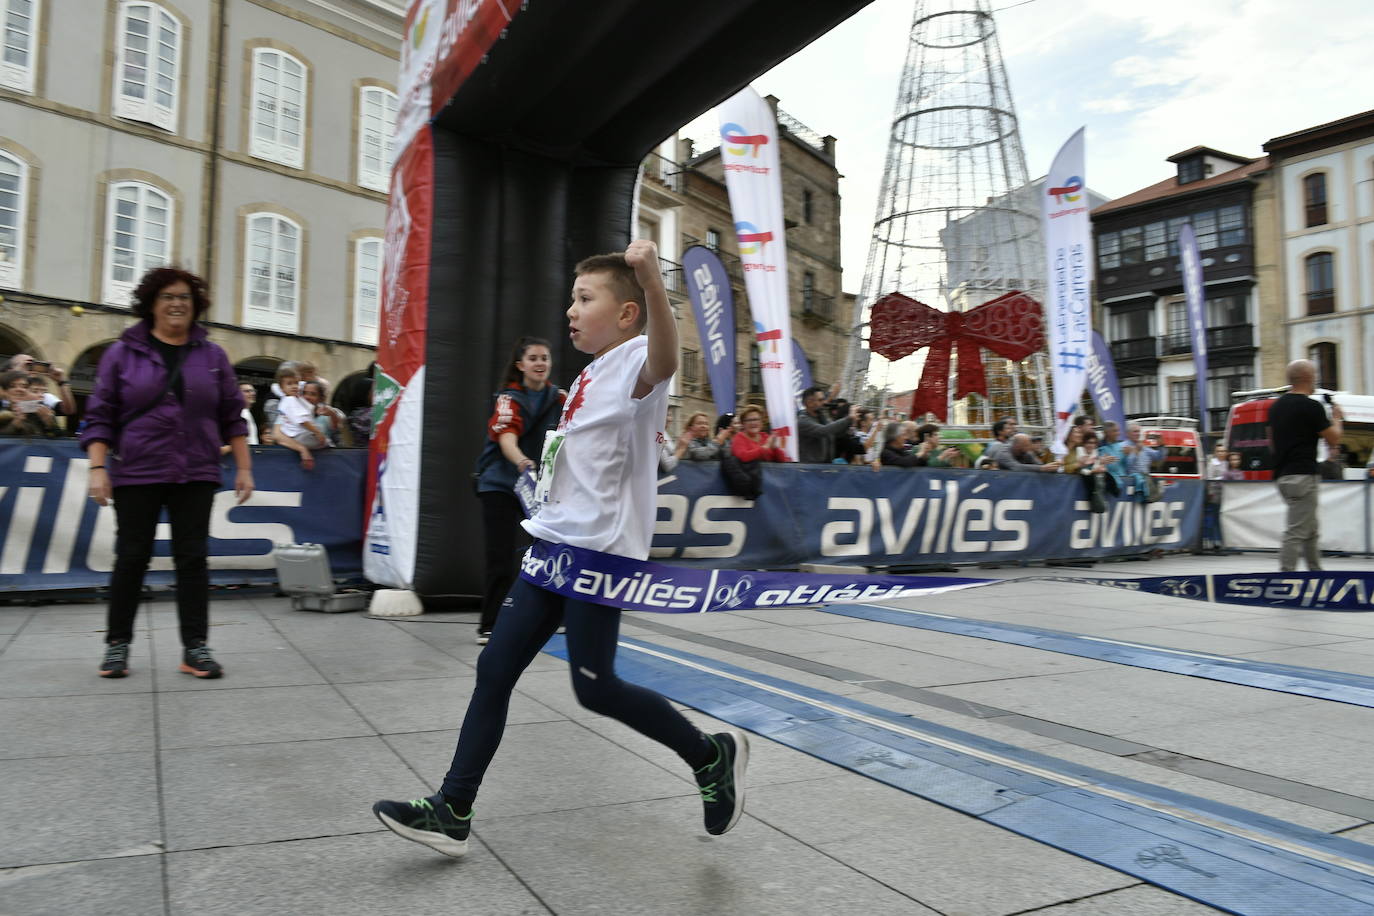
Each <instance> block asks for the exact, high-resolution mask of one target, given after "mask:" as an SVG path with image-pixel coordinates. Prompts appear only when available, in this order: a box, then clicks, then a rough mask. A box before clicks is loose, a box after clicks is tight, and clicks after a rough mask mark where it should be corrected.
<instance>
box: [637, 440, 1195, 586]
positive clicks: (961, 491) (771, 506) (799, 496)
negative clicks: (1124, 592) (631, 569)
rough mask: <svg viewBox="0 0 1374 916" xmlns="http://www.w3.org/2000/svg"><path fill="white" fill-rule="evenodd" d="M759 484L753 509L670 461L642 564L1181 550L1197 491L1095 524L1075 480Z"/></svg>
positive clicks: (822, 477)
mask: <svg viewBox="0 0 1374 916" xmlns="http://www.w3.org/2000/svg"><path fill="white" fill-rule="evenodd" d="M763 475H764V482H763V495H762V496H760V497H759V498H758V499H757V500H752V501H751V500H745V499H740V498H739V497H736V496H730V495H727V494H726V493H725V490H724V486H723V481H722V478H721V473H720V468H719V466H718V465H716V464H715V463H714V462H701V463H696V462H690V461H683V462H680V463H679V464H678V466H677V468H676V470H675V471H674V472H673V474H671V475H669V476H667V477H664V478H663V479H661V480H660V481H659V489H658V521H657V525H656V526H655V529H654V541H653V550H652V551H651V552H650V557H652V558H654V559H661V560H666V561H668V562H671V563H674V564H686V565H694V566H715V567H721V568H746V569H787V568H795V567H796V566H798V565H799V564H802V563H832V564H846V563H848V564H854V565H862V566H903V565H906V566H910V565H932V564H945V563H976V562H986V561H996V560H1034V559H1041V560H1044V559H1064V558H1072V557H1106V556H1124V555H1128V554H1137V553H1143V552H1147V551H1150V550H1154V549H1156V548H1158V549H1165V550H1168V549H1181V548H1186V547H1189V546H1191V545H1192V544H1193V543H1194V542H1195V541H1196V539H1197V535H1198V531H1199V527H1200V524H1201V521H1202V502H1203V499H1202V482H1201V481H1196V480H1182V481H1176V482H1175V481H1171V482H1170V486H1168V487H1167V488H1166V489H1165V491H1164V496H1163V498H1161V499H1160V500H1159V501H1157V502H1153V503H1144V502H1136V501H1134V500H1132V499H1128V498H1123V499H1120V500H1117V501H1114V502H1110V503H1109V505H1108V507H1107V511H1106V512H1103V513H1100V514H1098V513H1094V512H1092V511H1091V508H1090V506H1089V503H1088V495H1087V492H1086V490H1085V488H1084V486H1083V483H1082V481H1081V480H1080V479H1078V477H1077V475H1073V476H1069V475H1059V474H1017V473H1014V472H1010V471H959V470H929V469H908V468H884V469H883V470H882V471H880V472H876V473H875V472H874V471H873V470H872V469H871V468H867V467H857V466H855V467H851V466H842V465H828V466H823V467H818V466H814V465H813V466H806V467H802V466H792V465H786V464H767V465H765V466H764V472H763Z"/></svg>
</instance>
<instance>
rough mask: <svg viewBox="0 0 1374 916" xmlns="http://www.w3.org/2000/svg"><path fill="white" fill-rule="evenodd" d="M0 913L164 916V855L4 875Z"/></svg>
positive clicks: (0, 875) (68, 864) (3, 872)
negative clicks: (154, 915) (155, 915)
mask: <svg viewBox="0 0 1374 916" xmlns="http://www.w3.org/2000/svg"><path fill="white" fill-rule="evenodd" d="M0 912H2V913H5V914H7V916H8V914H15V916H20V914H34V916H37V914H41V913H61V914H63V916H124V914H129V916H134V914H144V913H161V912H163V900H162V855H161V853H160V851H159V852H158V853H149V854H144V855H135V856H123V857H120V858H116V859H88V860H85V861H73V862H64V863H61V864H56V865H35V866H30V867H28V868H16V869H10V870H0Z"/></svg>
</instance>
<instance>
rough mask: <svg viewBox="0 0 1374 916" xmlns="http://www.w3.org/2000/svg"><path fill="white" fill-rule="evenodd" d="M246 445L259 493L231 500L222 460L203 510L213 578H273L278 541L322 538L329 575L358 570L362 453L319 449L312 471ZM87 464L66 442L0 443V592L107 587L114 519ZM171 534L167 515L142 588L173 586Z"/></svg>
mask: <svg viewBox="0 0 1374 916" xmlns="http://www.w3.org/2000/svg"><path fill="white" fill-rule="evenodd" d="M252 451H253V477H254V481H255V483H256V485H257V490H256V492H254V494H253V496H252V498H251V499H250V500H249V501H248V503H246V504H245V505H242V506H236V505H235V504H234V489H233V487H234V468H233V463H232V461H230V460H229V459H227V458H226V460H225V461H224V462H223V465H222V467H223V476H222V479H221V489H220V491H219V493H217V494H216V495H215V501H214V506H213V508H212V509H211V511H210V580H211V582H214V583H217V584H248V583H254V582H275V581H276V579H277V575H276V567H275V564H274V563H273V560H272V548H273V547H274V546H275V545H277V544H282V543H288V544H290V543H312V544H322V545H323V546H324V547H325V549H326V550H327V551H328V553H329V563H330V567H331V569H332V570H333V573H334V575H335V577H338V578H347V577H353V576H358V575H360V574H361V572H362V553H361V534H362V532H361V519H362V518H363V477H364V475H365V474H366V465H367V451H366V450H365V449H338V450H332V451H325V452H318V453H316V462H315V469H314V470H313V471H305V470H302V469H301V465H300V460H299V458H297V456H296V453H295V452H290V451H287V450H286V449H284V448H276V447H263V448H254V449H253V450H252ZM89 463H90V462H89V461H88V460H87V458H86V455H85V453H84V452H83V451H82V450H81V448H80V447H79V446H78V445H77V444H76V442H75V441H72V440H59V441H52V442H48V441H36V440H35V441H25V440H19V439H13V440H4V441H0V539H2V540H0V543H2V544H3V546H0V592H13V591H39V590H45V589H75V588H90V587H95V586H104V585H107V584H109V578H110V571H111V570H112V569H113V568H114V540H115V515H114V509H113V507H111V506H105V507H103V508H102V507H100V506H97V505H96V504H95V503H94V502H93V501H92V500H91V499H90V498H89V497H88V495H87V481H86V476H87V473H86V472H87V467H88V466H89ZM170 537H171V532H170V529H169V528H168V526H167V522H166V520H165V518H164V520H163V521H162V522H161V523H160V524H159V528H158V539H157V543H156V545H155V547H154V556H153V562H152V565H151V567H150V568H149V571H148V575H147V577H146V579H145V581H146V582H147V584H150V585H159V584H169V583H171V582H172V578H173V572H172V560H171V556H170V555H169V551H168V548H169V546H170Z"/></svg>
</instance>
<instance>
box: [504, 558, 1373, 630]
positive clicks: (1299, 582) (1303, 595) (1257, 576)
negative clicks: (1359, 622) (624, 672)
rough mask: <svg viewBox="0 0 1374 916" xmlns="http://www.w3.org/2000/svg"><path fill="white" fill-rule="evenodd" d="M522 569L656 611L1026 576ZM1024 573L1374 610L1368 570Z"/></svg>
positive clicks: (600, 565) (831, 599)
mask: <svg viewBox="0 0 1374 916" xmlns="http://www.w3.org/2000/svg"><path fill="white" fill-rule="evenodd" d="M520 577H521V578H522V579H524V580H526V581H527V582H530V583H532V584H534V585H536V586H538V587H539V588H542V589H545V590H546V591H551V592H553V593H554V594H557V595H562V596H563V597H565V598H572V599H575V600H578V601H590V602H592V603H594V604H605V605H609V606H611V607H618V608H622V609H624V610H629V611H652V612H654V613H660V614H704V613H710V612H714V611H741V610H756V609H759V608H779V607H810V606H812V605H817V604H850V603H869V604H871V603H874V602H880V601H893V600H895V599H897V598H912V597H918V596H924V595H938V594H942V593H944V592H952V591H959V590H961V589H966V588H980V587H983V586H988V585H1000V584H1003V583H1007V582H1023V581H1027V580H1025V579H973V578H962V577H957V576H875V575H868V574H862V575H853V576H845V575H834V574H830V573H799V572H759V571H746V570H734V569H695V568H690V567H685V566H669V565H667V564H664V563H654V562H651V561H648V560H631V559H629V558H628V557H620V556H616V555H614V554H609V553H601V552H600V551H596V550H587V549H585V548H582V547H573V546H570V545H567V544H550V543H548V542H545V541H536V542H535V543H534V545H533V546H532V547H530V549H529V551H528V552H527V553H526V554H525V558H524V560H523V561H522V562H521V565H520ZM1029 581H1035V582H1065V583H1074V584H1082V585H1102V586H1107V587H1109V588H1120V589H1126V590H1129V591H1136V592H1145V593H1147V594H1152V595H1165V596H1168V597H1172V598H1190V599H1194V600H1199V601H1219V602H1224V603H1226V604H1244V605H1250V606H1259V607H1274V608H1288V609H1294V610H1314V611H1371V610H1374V573H1368V572H1327V571H1322V572H1301V573H1298V572H1292V573H1241V574H1217V573H1209V574H1206V575H1195V576H1147V577H1142V578H1139V579H1113V578H1106V577H1103V578H1098V577H1093V576H1038V577H1035V578H1034V579H1032V580H1029Z"/></svg>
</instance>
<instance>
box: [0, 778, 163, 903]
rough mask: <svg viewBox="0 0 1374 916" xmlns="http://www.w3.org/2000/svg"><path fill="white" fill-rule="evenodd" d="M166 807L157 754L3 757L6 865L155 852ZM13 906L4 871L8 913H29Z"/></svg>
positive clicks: (0, 804)
mask: <svg viewBox="0 0 1374 916" xmlns="http://www.w3.org/2000/svg"><path fill="white" fill-rule="evenodd" d="M54 806H58V807H59V808H60V812H58V813H55V812H54V810H53V809H54ZM158 810H159V809H158V785H157V765H156V763H155V761H154V758H153V755H152V753H151V752H145V753H129V754H119V753H111V754H101V755H98V756H95V755H93V756H86V757H41V758H28V759H25V760H0V868H11V867H15V866H27V865H38V864H51V863H54V862H71V861H74V860H77V859H87V858H95V857H98V856H113V855H119V854H121V853H127V852H129V851H130V850H151V849H154V848H155V847H154V845H153V844H155V843H158V842H160V841H161V840H162V832H161V826H160V824H159V821H158ZM7 903H8V895H7V893H6V889H5V884H4V878H3V873H0V913H6V914H8V913H10V912H13V913H15V914H16V916H19V914H22V913H24V912H25V911H23V910H11V909H9V908H8V906H7ZM29 912H41V911H29Z"/></svg>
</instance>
